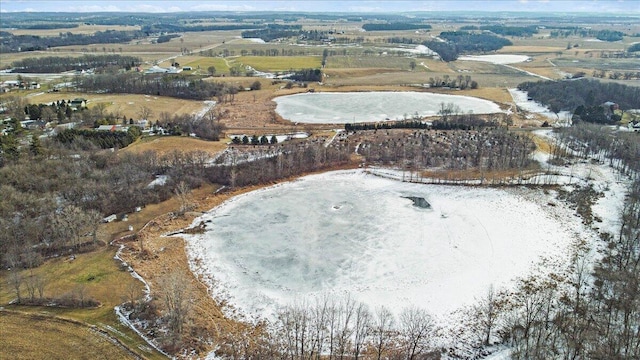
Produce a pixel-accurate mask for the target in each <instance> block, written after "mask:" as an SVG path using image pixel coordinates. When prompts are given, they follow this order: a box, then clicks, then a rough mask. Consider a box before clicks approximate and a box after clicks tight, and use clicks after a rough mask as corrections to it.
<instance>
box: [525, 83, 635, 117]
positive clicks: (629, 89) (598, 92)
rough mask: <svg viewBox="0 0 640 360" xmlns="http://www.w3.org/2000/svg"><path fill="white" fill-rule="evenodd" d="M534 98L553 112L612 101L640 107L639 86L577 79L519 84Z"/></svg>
mask: <svg viewBox="0 0 640 360" xmlns="http://www.w3.org/2000/svg"><path fill="white" fill-rule="evenodd" d="M518 89H519V90H523V91H526V92H527V93H528V94H529V97H530V98H532V99H533V100H535V101H537V102H539V103H541V104H544V105H547V106H549V108H550V109H551V110H552V111H553V112H558V111H562V110H566V111H571V112H573V111H575V110H576V109H577V108H578V107H580V106H584V107H594V106H600V105H602V104H604V103H605V102H608V101H611V102H614V103H616V104H618V106H619V107H620V109H623V110H625V109H637V108H638V107H640V87H635V86H627V85H621V84H617V83H605V82H600V81H597V80H590V79H579V80H567V81H537V82H525V83H522V84H519V85H518Z"/></svg>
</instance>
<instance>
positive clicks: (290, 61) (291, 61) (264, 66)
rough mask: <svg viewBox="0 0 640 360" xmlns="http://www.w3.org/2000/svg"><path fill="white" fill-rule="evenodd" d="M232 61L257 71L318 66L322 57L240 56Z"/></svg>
mask: <svg viewBox="0 0 640 360" xmlns="http://www.w3.org/2000/svg"><path fill="white" fill-rule="evenodd" d="M233 62H234V63H239V64H243V65H248V66H251V67H252V68H254V69H256V70H258V71H287V70H291V69H294V70H297V69H311V68H313V69H315V68H319V67H320V63H321V62H322V58H320V57H317V56H240V57H237V58H234V59H233Z"/></svg>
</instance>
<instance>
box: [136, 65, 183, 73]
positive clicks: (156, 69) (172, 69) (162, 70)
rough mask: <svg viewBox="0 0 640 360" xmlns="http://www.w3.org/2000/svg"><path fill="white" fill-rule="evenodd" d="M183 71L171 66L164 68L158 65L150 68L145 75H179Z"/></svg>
mask: <svg viewBox="0 0 640 360" xmlns="http://www.w3.org/2000/svg"><path fill="white" fill-rule="evenodd" d="M182 70H183V69H179V68H176V67H175V66H170V67H169V68H163V67H160V66H158V65H153V66H152V67H150V68H148V69H147V70H146V71H145V72H144V73H145V74H178V73H181V72H182Z"/></svg>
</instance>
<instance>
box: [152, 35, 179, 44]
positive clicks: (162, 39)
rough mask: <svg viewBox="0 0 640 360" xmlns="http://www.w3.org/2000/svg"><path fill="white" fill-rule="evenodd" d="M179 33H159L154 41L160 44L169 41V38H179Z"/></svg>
mask: <svg viewBox="0 0 640 360" xmlns="http://www.w3.org/2000/svg"><path fill="white" fill-rule="evenodd" d="M179 37H180V35H179V34H166V35H160V36H158V38H157V39H156V42H157V43H158V44H162V43H166V42H169V41H171V39H175V38H179Z"/></svg>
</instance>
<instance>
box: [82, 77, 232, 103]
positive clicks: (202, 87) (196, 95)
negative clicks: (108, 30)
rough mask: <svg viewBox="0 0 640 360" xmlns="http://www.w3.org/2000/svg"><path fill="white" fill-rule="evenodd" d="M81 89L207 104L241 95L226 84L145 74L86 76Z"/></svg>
mask: <svg viewBox="0 0 640 360" xmlns="http://www.w3.org/2000/svg"><path fill="white" fill-rule="evenodd" d="M74 85H75V86H76V87H77V88H78V89H81V90H82V91H86V92H96V91H99V92H104V93H115V94H145V95H156V96H170V97H175V98H179V99H190V100H208V99H210V98H212V97H222V98H224V96H225V95H227V94H230V95H233V94H235V93H237V92H238V89H237V88H236V87H230V86H228V85H227V84H225V83H219V82H207V81H203V80H202V79H199V78H193V77H187V76H185V75H175V76H171V75H166V74H165V75H150V74H142V73H135V74H132V73H125V74H108V75H106V74H105V75H94V76H84V77H80V78H78V79H75V84H74Z"/></svg>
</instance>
